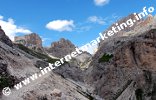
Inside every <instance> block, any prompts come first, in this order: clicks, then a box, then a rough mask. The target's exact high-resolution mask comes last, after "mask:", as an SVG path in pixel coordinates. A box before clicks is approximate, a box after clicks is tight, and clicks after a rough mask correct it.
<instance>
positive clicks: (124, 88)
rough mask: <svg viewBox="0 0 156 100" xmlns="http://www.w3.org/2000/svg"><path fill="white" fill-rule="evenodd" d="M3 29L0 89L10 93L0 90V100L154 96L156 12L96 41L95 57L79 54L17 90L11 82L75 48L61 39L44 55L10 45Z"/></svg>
mask: <svg viewBox="0 0 156 100" xmlns="http://www.w3.org/2000/svg"><path fill="white" fill-rule="evenodd" d="M129 18H132V19H133V16H132V15H130V16H128V17H126V18H123V19H121V20H119V21H118V22H119V23H122V22H124V21H125V20H126V19H129ZM4 31H5V30H4ZM4 31H3V30H2V29H1V28H0V91H1V90H2V89H3V88H4V87H6V86H9V87H12V94H11V95H10V96H7V97H6V96H4V95H2V93H0V100H156V16H155V17H152V16H151V15H150V16H148V17H147V18H146V19H145V20H141V21H138V22H137V23H136V24H135V25H134V26H133V27H131V28H126V29H125V30H123V31H122V32H120V33H119V34H118V35H117V36H113V37H112V38H110V39H107V40H106V41H103V42H101V43H100V44H99V48H98V51H97V52H96V54H95V55H94V56H92V55H90V54H89V53H87V52H84V53H83V54H81V55H79V56H78V57H76V58H75V59H72V60H71V61H70V62H67V63H65V64H64V65H62V66H61V67H59V68H57V69H55V70H53V71H52V72H50V73H48V74H46V75H45V76H43V77H41V78H39V79H38V80H36V81H34V82H32V83H30V84H29V85H27V86H25V87H23V88H21V89H20V90H18V91H17V90H15V89H13V86H14V84H16V83H18V82H20V81H22V80H23V79H24V78H26V77H29V76H30V75H32V74H34V73H36V72H39V71H40V69H39V67H46V66H47V65H48V63H53V62H55V61H56V60H57V59H59V58H61V57H63V56H64V55H66V54H69V53H70V52H72V51H73V50H74V48H75V47H76V46H75V45H74V44H72V43H71V42H70V41H69V40H66V39H60V41H58V42H54V43H52V45H51V47H50V48H45V52H46V53H44V54H43V53H42V52H37V51H35V50H32V49H29V48H27V47H25V46H23V45H21V44H14V43H12V41H11V40H10V39H9V38H8V37H7V36H6V35H5V32H4Z"/></svg>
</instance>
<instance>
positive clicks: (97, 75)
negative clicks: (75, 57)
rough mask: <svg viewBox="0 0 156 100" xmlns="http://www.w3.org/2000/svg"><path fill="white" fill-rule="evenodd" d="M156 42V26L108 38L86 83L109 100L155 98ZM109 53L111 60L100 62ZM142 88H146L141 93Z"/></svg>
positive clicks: (90, 70) (94, 60)
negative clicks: (145, 30)
mask: <svg viewBox="0 0 156 100" xmlns="http://www.w3.org/2000/svg"><path fill="white" fill-rule="evenodd" d="M155 44H156V29H151V30H150V31H147V32H144V33H143V34H140V35H138V36H132V37H125V38H124V37H122V38H116V39H114V40H111V41H107V42H106V43H104V45H102V46H101V47H100V48H99V50H98V52H97V53H96V55H95V56H94V57H93V59H92V62H91V64H90V66H91V67H90V68H89V69H88V72H87V73H88V74H87V77H86V82H87V83H89V84H91V85H92V86H93V87H94V88H95V91H94V93H95V94H97V95H99V96H101V97H103V98H104V99H106V100H116V99H117V100H138V99H136V98H143V99H139V100H147V98H155V92H154V91H156V90H155V88H154V86H155V83H156V78H155V76H156V45H155ZM105 53H111V54H112V55H113V57H112V58H111V59H110V60H109V61H108V62H101V63H99V62H98V60H99V59H100V58H101V57H102V55H104V54H105ZM139 91H142V92H141V94H139V93H140V92H139ZM152 91H153V92H152ZM138 92H139V93H138ZM138 95H139V96H140V95H141V97H138ZM147 95H148V96H147ZM150 100H155V99H150Z"/></svg>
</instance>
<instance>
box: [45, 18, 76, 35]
mask: <svg viewBox="0 0 156 100" xmlns="http://www.w3.org/2000/svg"><path fill="white" fill-rule="evenodd" d="M74 26H75V25H74V21H73V20H54V21H51V22H49V23H48V24H47V25H46V28H48V29H49V30H55V31H59V32H62V31H72V30H73V28H74Z"/></svg>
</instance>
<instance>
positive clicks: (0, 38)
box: [0, 26, 13, 47]
mask: <svg viewBox="0 0 156 100" xmlns="http://www.w3.org/2000/svg"><path fill="white" fill-rule="evenodd" d="M0 41H1V42H3V43H5V44H7V45H9V46H11V47H12V46H13V44H12V41H11V40H10V39H9V38H8V36H6V34H5V32H4V31H3V30H2V29H1V26H0Z"/></svg>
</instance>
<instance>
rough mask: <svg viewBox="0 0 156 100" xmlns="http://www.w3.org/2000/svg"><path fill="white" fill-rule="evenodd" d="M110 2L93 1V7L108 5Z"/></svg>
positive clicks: (102, 0) (106, 0) (107, 0)
mask: <svg viewBox="0 0 156 100" xmlns="http://www.w3.org/2000/svg"><path fill="white" fill-rule="evenodd" d="M109 1H110V0H94V3H95V5H97V6H104V5H106V4H108V3H109Z"/></svg>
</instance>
